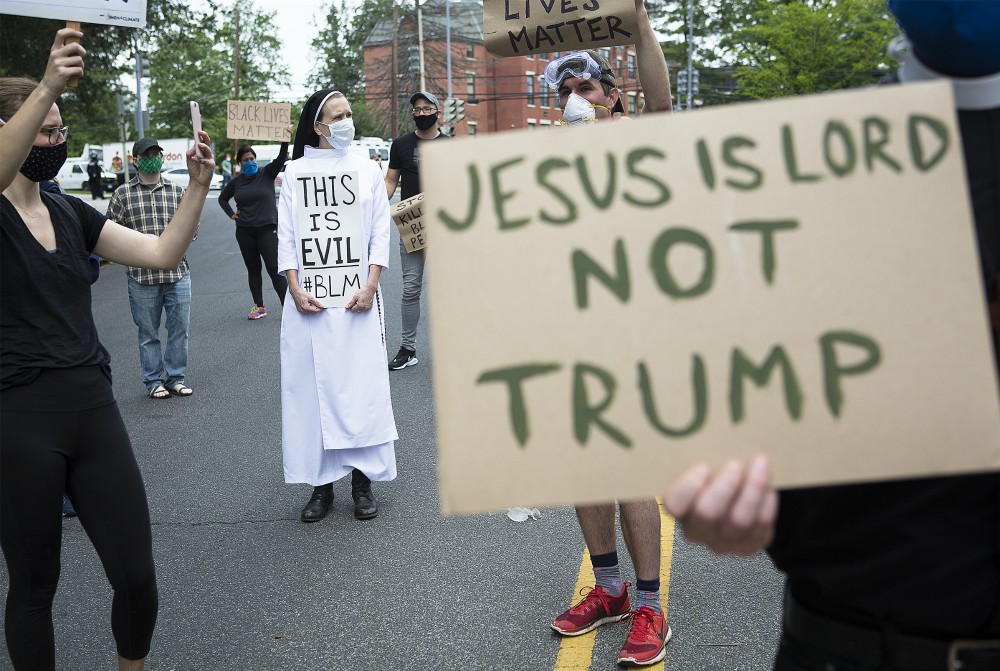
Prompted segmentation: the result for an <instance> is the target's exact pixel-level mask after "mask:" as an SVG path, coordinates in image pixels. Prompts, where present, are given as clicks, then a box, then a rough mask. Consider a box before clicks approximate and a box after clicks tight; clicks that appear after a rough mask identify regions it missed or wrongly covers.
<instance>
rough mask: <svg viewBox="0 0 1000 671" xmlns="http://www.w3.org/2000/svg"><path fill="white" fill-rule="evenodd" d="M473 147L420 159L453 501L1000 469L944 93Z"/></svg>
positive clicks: (438, 146) (669, 120)
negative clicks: (767, 469) (764, 471)
mask: <svg viewBox="0 0 1000 671" xmlns="http://www.w3.org/2000/svg"><path fill="white" fill-rule="evenodd" d="M472 141H474V142H475V143H476V144H475V147H472V145H470V144H469V142H470V141H469V140H464V139H463V140H455V141H453V142H439V143H431V144H430V145H428V146H427V147H426V149H422V151H424V155H423V157H422V160H423V162H424V168H425V169H424V170H423V171H422V172H423V180H424V187H425V192H424V194H425V205H424V208H423V209H424V219H425V220H427V223H426V225H427V226H428V227H429V228H430V229H431V235H432V236H433V237H434V253H433V254H431V255H429V256H428V260H427V263H428V274H429V281H428V287H429V297H428V298H429V300H428V303H429V307H430V312H431V319H430V323H431V328H432V337H431V338H430V342H431V346H432V349H433V350H434V352H433V353H434V357H433V358H434V360H435V367H434V386H435V390H434V391H435V402H436V415H437V419H438V443H439V450H440V452H439V455H440V460H439V464H440V466H439V468H440V483H441V502H442V508H443V510H444V512H446V513H466V512H478V511H485V510H491V509H502V508H505V507H509V506H511V505H532V506H542V505H563V504H571V503H588V502H597V501H610V500H614V499H619V498H635V497H646V496H653V495H656V494H657V493H659V492H660V491H661V490H662V488H663V487H665V485H666V484H667V483H669V482H671V481H673V480H674V479H675V478H676V477H677V476H678V475H680V474H681V473H682V472H683V471H684V470H685V469H686V468H688V467H689V466H691V465H692V464H694V463H698V462H707V463H708V464H710V465H712V466H716V467H717V466H719V465H721V464H722V463H724V462H725V461H726V460H728V459H731V458H738V459H746V458H748V457H749V456H751V455H753V454H756V453H759V452H764V453H767V454H769V455H770V456H771V458H772V463H773V464H774V481H775V482H776V484H777V485H778V486H784V487H788V486H804V485H817V484H824V483H840V482H854V481H866V480H877V479H888V478H899V477H917V476H929V475H939V474H949V473H961V472H972V471H977V470H991V469H998V468H1000V400H998V397H997V380H996V377H995V374H994V372H993V371H994V364H993V352H992V345H991V341H990V332H989V328H988V325H987V323H986V317H985V310H984V302H985V299H984V296H983V287H982V278H981V273H980V269H979V257H978V252H977V247H976V240H975V233H974V227H973V224H972V218H971V213H970V209H969V198H968V191H967V186H966V183H965V172H964V168H963V163H962V146H961V137H960V135H959V132H958V128H957V124H956V121H955V113H954V102H953V98H952V92H951V86H950V84H948V83H933V84H919V85H907V86H892V87H883V88H880V89H877V90H866V91H860V92H858V91H854V92H844V93H836V94H826V95H819V96H810V97H804V98H799V99H786V100H782V101H769V102H762V103H754V104H749V105H732V106H726V107H720V108H713V109H710V110H705V111H703V112H702V113H700V114H691V115H673V116H672V115H651V116H649V117H646V118H640V119H638V120H636V121H633V122H631V123H622V122H614V121H606V122H603V123H599V124H596V125H594V126H589V127H585V128H581V129H573V130H569V131H565V132H563V133H552V134H548V135H544V136H539V135H538V134H534V133H530V132H524V133H513V132H512V133H504V134H503V135H502V136H491V137H484V138H476V139H475V140H472ZM608 463H614V464H615V468H616V472H621V473H626V474H627V477H624V478H607V477H604V476H603V474H604V473H606V471H607V468H606V466H607V464H608Z"/></svg>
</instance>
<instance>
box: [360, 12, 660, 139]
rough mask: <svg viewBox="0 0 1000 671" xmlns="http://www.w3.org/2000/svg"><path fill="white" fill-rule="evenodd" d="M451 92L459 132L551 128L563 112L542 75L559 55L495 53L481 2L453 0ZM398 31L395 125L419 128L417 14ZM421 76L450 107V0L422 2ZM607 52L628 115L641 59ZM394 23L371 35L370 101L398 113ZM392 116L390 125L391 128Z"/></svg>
mask: <svg viewBox="0 0 1000 671" xmlns="http://www.w3.org/2000/svg"><path fill="white" fill-rule="evenodd" d="M448 11H449V13H450V16H451V90H452V97H453V98H458V99H461V100H464V101H465V102H466V105H465V119H463V120H462V121H461V122H459V123H458V124H457V125H456V127H455V132H454V134H455V135H457V136H465V135H475V134H477V133H493V132H496V131H500V130H509V129H512V128H548V127H551V125H552V124H553V123H554V122H555V121H557V120H558V119H559V118H560V117H561V116H562V111H561V110H560V108H559V99H558V96H557V95H556V92H555V91H554V90H552V89H550V88H549V87H548V85H547V84H546V83H545V81H544V79H543V78H542V73H543V72H544V70H545V66H546V64H548V62H549V61H550V60H551V59H552V58H555V57H557V55H558V54H541V55H538V56H526V57H522V56H515V57H511V58H495V57H494V56H491V55H490V54H489V53H487V51H486V47H485V46H484V44H483V34H482V22H483V5H482V2H481V0H478V1H477V0H473V1H472V2H451V3H450V7H449V8H448ZM398 18H399V21H398V26H397V29H396V31H395V43H396V49H395V51H396V73H397V77H396V80H397V87H396V95H395V100H396V118H397V123H396V127H397V131H396V132H395V133H394V132H392V131H389V134H391V135H398V134H399V133H400V132H408V131H410V130H413V124H412V122H411V121H410V95H411V94H413V93H415V92H416V91H419V90H421V89H420V59H419V49H418V28H417V17H416V13H415V12H413V11H408V12H406V13H403V12H400V14H399V17H398ZM421 23H422V24H423V25H422V28H423V51H424V59H423V61H424V63H423V74H424V83H425V86H426V90H428V91H430V92H431V93H433V94H434V95H436V96H437V97H438V99H439V100H440V101H441V105H442V106H443V105H444V102H445V98H446V97H447V96H448V67H447V53H448V50H447V21H446V18H445V0H426V2H424V3H423V4H422V5H421ZM601 51H602V52H603V53H604V55H605V56H606V57H607V58H608V60H609V62H610V63H611V66H612V68H613V69H614V70H615V74H616V76H617V77H618V85H619V88H620V89H621V91H622V104H623V105H625V106H626V110H627V111H628V112H629V113H630V114H635V110H636V109H637V107H639V106H641V100H642V98H641V93H639V81H638V77H637V73H636V65H635V47H634V46H633V45H628V46H624V47H610V48H605V49H602V50H601ZM392 52H393V27H392V21H391V20H389V19H387V20H384V21H381V22H380V23H379V24H377V25H376V26H375V29H374V30H373V31H372V34H371V35H370V36H369V38H368V39H367V40H366V41H365V46H364V54H365V100H366V101H367V102H368V104H369V105H372V106H374V107H377V108H378V109H379V110H381V112H382V113H383V114H385V116H386V118H387V119H388V118H391V116H392V108H393V105H392V101H393V93H392ZM390 126H391V122H390V123H388V124H387V129H388V128H389V127H390Z"/></svg>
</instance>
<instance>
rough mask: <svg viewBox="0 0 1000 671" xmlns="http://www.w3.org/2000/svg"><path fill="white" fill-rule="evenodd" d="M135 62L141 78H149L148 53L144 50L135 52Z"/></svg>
mask: <svg viewBox="0 0 1000 671" xmlns="http://www.w3.org/2000/svg"><path fill="white" fill-rule="evenodd" d="M135 62H136V65H137V66H138V68H137V69H138V72H139V77H140V78H147V79H148V78H149V59H148V58H147V57H146V53H145V52H143V51H137V52H135Z"/></svg>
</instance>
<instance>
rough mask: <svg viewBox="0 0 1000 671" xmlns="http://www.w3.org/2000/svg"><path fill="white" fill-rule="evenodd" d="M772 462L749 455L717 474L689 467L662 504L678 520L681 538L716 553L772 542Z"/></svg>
mask: <svg viewBox="0 0 1000 671" xmlns="http://www.w3.org/2000/svg"><path fill="white" fill-rule="evenodd" d="M770 483H771V464H770V461H769V460H768V459H767V457H763V456H759V457H754V458H753V459H751V460H750V462H749V463H748V464H747V465H746V466H745V467H744V466H743V464H741V463H739V462H737V461H731V462H729V463H727V464H725V465H723V466H722V468H720V469H719V470H718V472H716V473H712V470H711V469H710V468H709V467H708V466H706V465H704V464H700V465H698V466H693V467H691V468H690V469H688V471H687V472H686V473H684V474H683V475H682V476H681V477H680V478H678V479H677V481H676V482H674V483H673V484H671V486H670V488H669V489H668V490H667V491H666V493H664V495H663V505H664V507H665V508H666V509H667V511H668V512H669V513H670V514H671V515H673V516H674V517H675V518H676V519H677V523H678V524H679V525H680V526H681V528H682V529H683V530H684V536H685V537H686V538H687V539H688V540H690V541H691V542H693V543H699V544H701V545H705V546H707V547H708V548H709V549H710V550H712V551H713V552H715V553H716V554H727V553H735V554H741V555H752V554H754V553H755V552H758V551H760V550H763V549H764V548H766V547H767V546H768V545H770V544H771V540H772V539H773V537H774V525H775V521H776V520H777V517H778V493H777V492H776V491H775V490H774V488H772V487H771V484H770Z"/></svg>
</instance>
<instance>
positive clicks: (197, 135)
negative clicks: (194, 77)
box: [191, 100, 202, 158]
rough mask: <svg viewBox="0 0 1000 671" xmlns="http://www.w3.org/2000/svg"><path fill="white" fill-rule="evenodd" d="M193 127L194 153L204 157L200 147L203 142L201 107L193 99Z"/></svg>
mask: <svg viewBox="0 0 1000 671" xmlns="http://www.w3.org/2000/svg"><path fill="white" fill-rule="evenodd" d="M191 127H192V128H193V129H194V155H195V156H197V157H198V158H202V155H201V149H200V148H199V147H198V144H199V143H200V142H201V109H200V108H199V107H198V103H197V102H195V101H194V100H192V101H191Z"/></svg>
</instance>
